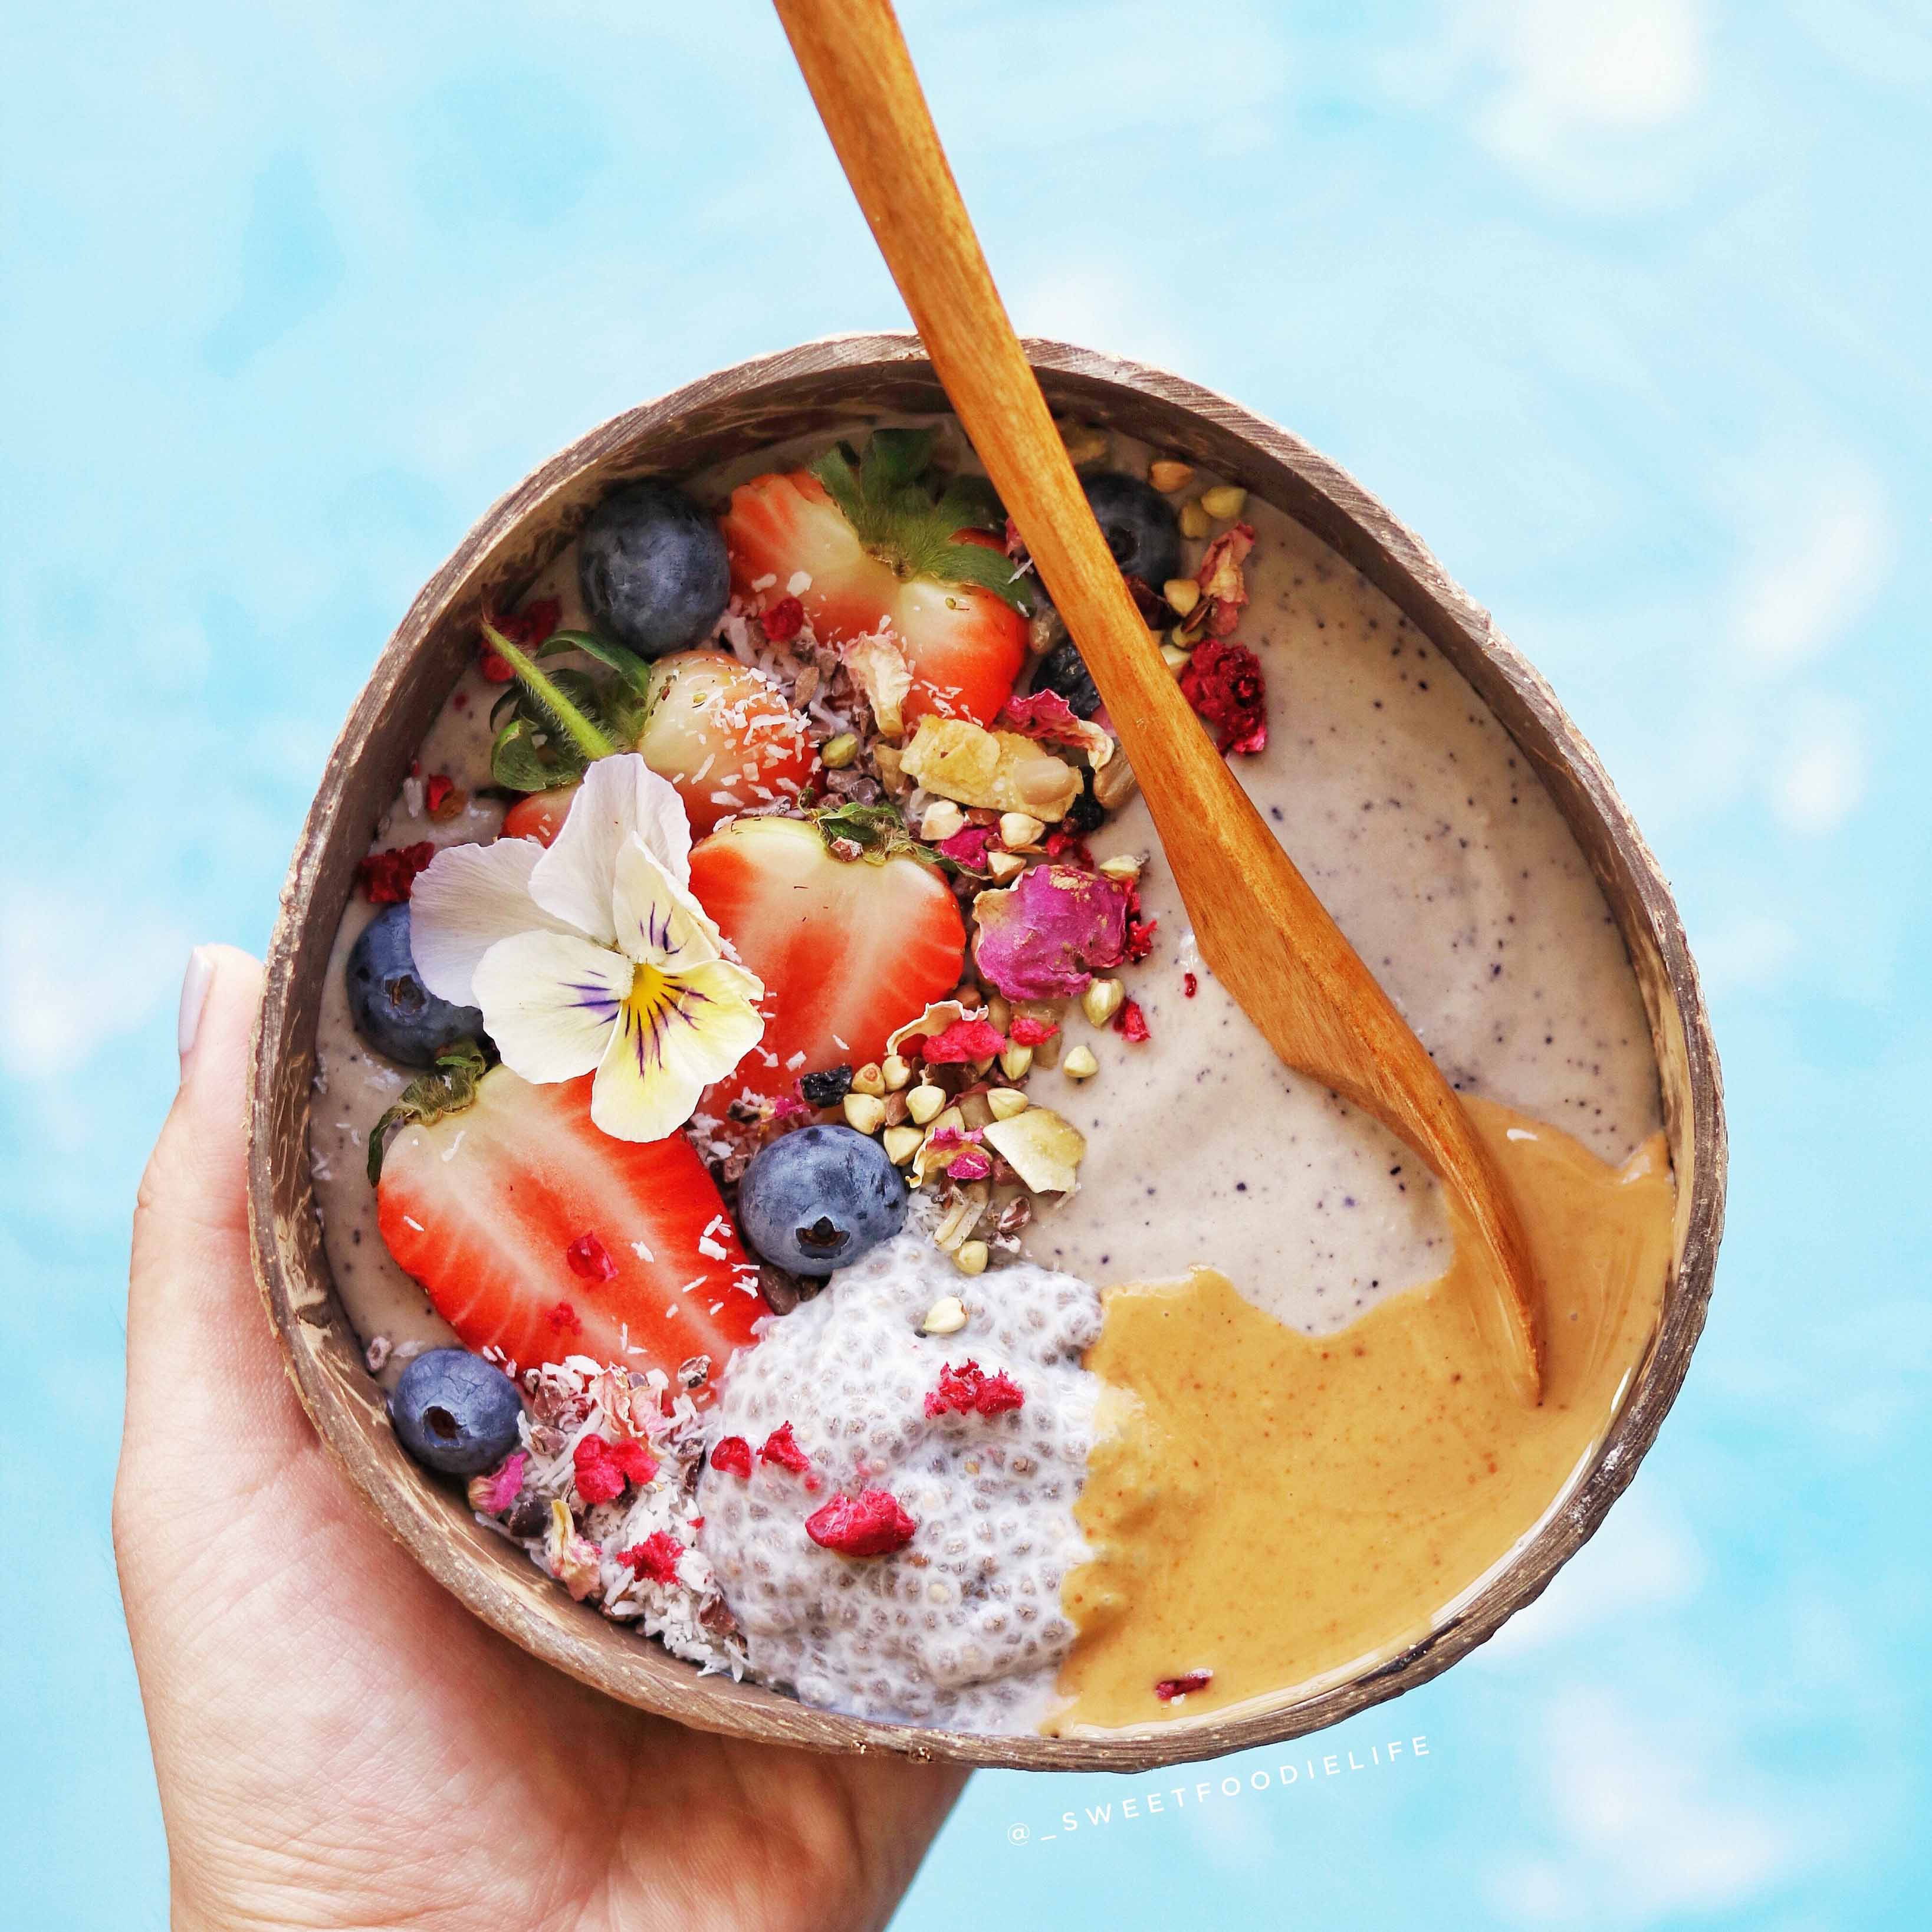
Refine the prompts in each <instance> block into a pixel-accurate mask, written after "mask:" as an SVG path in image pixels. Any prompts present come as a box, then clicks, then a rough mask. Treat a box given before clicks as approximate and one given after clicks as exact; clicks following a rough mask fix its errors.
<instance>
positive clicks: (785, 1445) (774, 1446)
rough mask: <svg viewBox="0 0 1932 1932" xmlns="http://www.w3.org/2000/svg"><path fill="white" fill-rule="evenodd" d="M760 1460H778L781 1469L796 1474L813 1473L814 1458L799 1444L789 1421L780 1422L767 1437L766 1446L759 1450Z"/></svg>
mask: <svg viewBox="0 0 1932 1932" xmlns="http://www.w3.org/2000/svg"><path fill="white" fill-rule="evenodd" d="M758 1460H759V1461H760V1462H761V1463H776V1464H777V1465H778V1467H779V1468H780V1469H789V1470H790V1472H792V1474H793V1475H795V1476H809V1475H811V1457H809V1456H808V1455H807V1454H805V1451H803V1450H802V1449H801V1448H799V1446H798V1442H797V1439H796V1437H795V1436H793V1434H792V1433H791V1424H790V1423H789V1422H781V1423H780V1424H778V1427H777V1428H775V1429H774V1430H772V1433H770V1435H769V1436H766V1438H765V1446H764V1447H763V1448H762V1449H760V1451H758Z"/></svg>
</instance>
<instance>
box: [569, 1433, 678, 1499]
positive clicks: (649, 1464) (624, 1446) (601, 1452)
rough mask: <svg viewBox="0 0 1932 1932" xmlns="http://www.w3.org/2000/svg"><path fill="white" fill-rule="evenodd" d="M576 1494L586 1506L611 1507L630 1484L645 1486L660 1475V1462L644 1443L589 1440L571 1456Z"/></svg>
mask: <svg viewBox="0 0 1932 1932" xmlns="http://www.w3.org/2000/svg"><path fill="white" fill-rule="evenodd" d="M570 1460H571V1465H572V1467H573V1469H574V1473H575V1475H576V1478H577V1494H578V1495H579V1496H581V1497H582V1498H583V1500H584V1501H585V1502H586V1503H607V1502H610V1501H611V1500H612V1499H613V1498H615V1497H617V1496H622V1494H623V1493H624V1485H625V1484H626V1483H627V1482H630V1483H637V1484H644V1483H648V1482H649V1481H650V1479H651V1478H652V1477H653V1476H655V1475H656V1474H657V1472H658V1465H657V1459H656V1457H654V1456H652V1454H651V1453H650V1451H649V1450H648V1449H646V1448H645V1447H644V1445H643V1444H642V1443H641V1442H631V1441H629V1440H628V1439H626V1440H625V1441H623V1442H605V1441H604V1439H603V1437H602V1436H584V1437H583V1438H582V1439H580V1441H579V1442H578V1443H577V1447H576V1448H574V1449H573V1450H572V1451H571V1452H570Z"/></svg>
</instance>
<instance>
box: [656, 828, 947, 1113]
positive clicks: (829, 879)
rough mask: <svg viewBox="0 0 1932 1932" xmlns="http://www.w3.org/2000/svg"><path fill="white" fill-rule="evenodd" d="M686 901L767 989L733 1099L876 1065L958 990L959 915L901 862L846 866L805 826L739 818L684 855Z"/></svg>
mask: <svg viewBox="0 0 1932 1932" xmlns="http://www.w3.org/2000/svg"><path fill="white" fill-rule="evenodd" d="M691 891H692V892H693V893H694V895H696V897H697V901H698V903H699V904H700V905H702V906H703V908H704V910H706V912H708V913H709V914H710V915H711V916H712V919H715V921H716V922H717V924H718V929H719V930H720V931H721V932H722V933H723V934H724V936H725V938H727V939H728V940H729V941H730V942H731V944H733V946H734V947H736V949H737V952H738V956H739V958H740V959H742V960H743V962H744V963H745V965H747V966H748V967H749V968H751V971H753V972H754V973H755V974H757V976H758V977H759V978H760V979H761V980H763V981H764V983H765V986H766V989H767V991H766V997H765V999H764V1001H763V1004H762V1006H761V1008H760V1010H761V1011H763V1013H764V1014H765V1015H766V1022H765V1035H764V1038H763V1040H760V1042H759V1043H758V1045H757V1046H755V1047H754V1048H753V1049H751V1052H749V1053H748V1054H747V1055H745V1058H744V1059H743V1060H742V1061H740V1062H739V1064H738V1067H736V1070H735V1071H733V1073H732V1074H731V1075H730V1078H729V1079H727V1080H726V1081H724V1082H721V1089H722V1091H723V1093H724V1096H725V1097H727V1098H732V1097H736V1095H738V1094H740V1093H742V1092H744V1091H747V1090H748V1091H751V1093H754V1094H772V1095H777V1094H790V1093H793V1092H794V1091H796V1088H795V1085H794V1083H795V1082H796V1081H797V1080H798V1079H799V1076H800V1075H801V1074H805V1073H820V1072H822V1071H823V1070H824V1069H826V1068H827V1067H840V1066H844V1065H847V1064H850V1065H851V1066H853V1067H861V1066H863V1065H864V1064H865V1062H866V1061H872V1060H879V1059H882V1058H883V1057H884V1055H885V1051H886V1039H887V1037H889V1035H890V1034H893V1033H895V1031H898V1028H901V1027H902V1026H903V1025H905V1023H906V1022H907V1021H908V1020H912V1019H917V1018H918V1017H919V1015H920V1014H921V1013H923V1012H924V1011H925V1010H926V1006H927V1004H928V1002H929V1001H933V1000H938V999H942V998H944V997H945V996H946V995H947V994H948V993H950V992H952V990H953V988H954V987H955V986H957V985H958V984H959V974H960V969H961V967H962V963H963V962H964V960H965V947H966V932H965V926H964V925H963V924H962V922H961V920H960V917H959V907H958V905H957V904H956V903H955V902H954V900H953V894H952V892H951V891H950V889H949V888H948V887H947V883H946V881H945V880H944V879H943V878H942V877H941V876H940V874H938V872H936V871H933V870H932V868H930V867H929V866H927V865H922V864H921V863H920V862H919V861H918V860H917V859H914V858H912V857H910V856H908V855H907V854H906V853H904V852H900V853H895V854H892V855H890V856H877V857H872V856H868V857H863V858H857V859H851V860H850V861H847V860H844V859H836V858H834V857H833V856H832V853H830V851H829V850H828V849H827V848H826V842H825V839H824V837H823V835H821V833H820V832H819V830H818V829H817V826H814V825H812V824H810V823H807V822H806V821H805V820H802V819H796V818H741V819H739V820H736V821H734V822H733V823H731V824H730V825H727V826H724V827H723V828H722V829H721V830H718V831H716V832H713V833H712V835H711V836H710V837H709V838H706V839H703V840H701V841H700V842H699V843H698V844H696V845H694V847H692V848H691Z"/></svg>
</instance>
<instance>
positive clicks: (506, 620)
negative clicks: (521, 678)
mask: <svg viewBox="0 0 1932 1932" xmlns="http://www.w3.org/2000/svg"><path fill="white" fill-rule="evenodd" d="M562 615H563V605H562V603H561V602H559V600H558V599H557V598H554V597H539V598H538V599H537V601H535V603H534V604H528V605H526V607H524V608H523V609H522V610H519V611H517V613H515V615H514V616H508V617H493V618H491V619H490V622H492V623H493V624H494V625H496V628H497V629H498V630H499V631H501V632H502V634H503V635H504V636H505V637H508V639H509V640H510V641H511V643H513V644H520V645H522V646H523V649H525V650H526V651H533V650H535V649H536V647H537V646H538V645H539V644H541V643H547V642H548V641H549V640H550V634H551V632H553V631H554V630H555V629H556V625H557V619H559V618H560V617H561V616H562ZM478 669H479V670H481V672H482V673H483V675H484V676H485V677H486V678H487V679H489V681H490V682H491V683H492V684H508V682H509V681H510V680H511V678H513V677H514V676H516V673H515V672H514V671H513V670H511V668H510V662H509V660H508V658H502V657H499V656H498V655H497V654H496V652H494V651H493V650H492V649H490V646H488V645H487V643H486V644H484V646H482V647H481V659H480V661H479V663H478Z"/></svg>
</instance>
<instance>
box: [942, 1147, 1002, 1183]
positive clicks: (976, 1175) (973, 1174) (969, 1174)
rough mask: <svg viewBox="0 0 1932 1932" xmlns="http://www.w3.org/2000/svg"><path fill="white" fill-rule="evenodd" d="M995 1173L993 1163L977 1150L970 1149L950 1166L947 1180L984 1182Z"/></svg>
mask: <svg viewBox="0 0 1932 1932" xmlns="http://www.w3.org/2000/svg"><path fill="white" fill-rule="evenodd" d="M992 1171H993V1163H992V1161H991V1160H989V1159H988V1158H987V1157H986V1155H985V1154H982V1153H981V1152H980V1150H979V1149H978V1148H968V1149H967V1150H966V1151H965V1153H964V1154H959V1155H958V1156H956V1157H955V1158H954V1159H953V1160H952V1161H951V1162H950V1163H949V1164H948V1166H947V1169H946V1178H947V1180H949V1181H984V1180H985V1179H986V1177H987V1176H988V1175H989V1174H991V1173H992Z"/></svg>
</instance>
